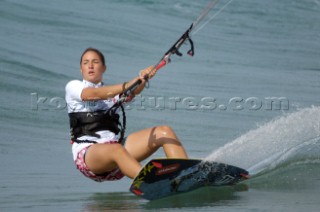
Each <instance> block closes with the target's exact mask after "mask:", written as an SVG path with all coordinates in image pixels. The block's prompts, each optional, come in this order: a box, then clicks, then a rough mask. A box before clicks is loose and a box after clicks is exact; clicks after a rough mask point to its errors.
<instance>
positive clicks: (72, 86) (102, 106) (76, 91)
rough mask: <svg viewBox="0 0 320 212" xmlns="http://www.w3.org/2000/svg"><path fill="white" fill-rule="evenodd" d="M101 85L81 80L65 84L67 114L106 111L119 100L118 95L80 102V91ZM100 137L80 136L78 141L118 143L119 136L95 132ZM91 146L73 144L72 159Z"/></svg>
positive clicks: (105, 132)
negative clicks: (105, 98)
mask: <svg viewBox="0 0 320 212" xmlns="http://www.w3.org/2000/svg"><path fill="white" fill-rule="evenodd" d="M102 86H103V83H102V82H100V83H98V84H94V83H91V82H88V81H86V80H83V81H82V82H81V81H80V80H72V81H70V82H68V83H67V85H66V88H65V90H66V96H65V98H66V102H67V107H68V113H74V112H95V111H97V110H108V109H109V108H111V107H112V106H113V105H114V103H115V102H116V101H117V100H118V99H119V95H117V96H115V97H114V98H110V99H107V100H96V101H82V99H81V93H82V90H83V89H84V88H86V87H95V88H98V87H102ZM96 133H97V134H99V135H100V138H97V137H93V136H88V135H85V136H81V137H79V138H78V140H90V141H96V142H98V143H107V142H111V141H118V140H119V136H118V135H116V134H114V133H113V132H110V131H108V130H103V131H98V132H96ZM90 145H92V144H91V143H81V144H78V143H73V145H72V153H73V159H74V160H75V159H76V158H77V155H78V152H79V151H81V150H82V149H83V148H85V147H87V146H90Z"/></svg>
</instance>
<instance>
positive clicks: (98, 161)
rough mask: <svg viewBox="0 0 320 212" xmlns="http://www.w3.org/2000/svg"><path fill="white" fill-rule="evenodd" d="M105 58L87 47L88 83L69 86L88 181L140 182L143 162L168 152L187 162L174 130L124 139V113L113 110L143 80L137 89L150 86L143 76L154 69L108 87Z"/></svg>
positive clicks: (76, 145)
mask: <svg viewBox="0 0 320 212" xmlns="http://www.w3.org/2000/svg"><path fill="white" fill-rule="evenodd" d="M106 68H107V67H106V64H105V58H104V55H103V54H102V53H101V52H100V51H99V50H97V49H95V48H88V49H86V50H85V51H84V52H83V54H82V56H81V59H80V71H81V74H82V77H83V80H82V81H80V80H72V81H70V82H68V84H67V85H66V102H67V105H68V114H69V118H70V128H71V130H70V132H71V143H72V153H73V159H74V161H75V164H76V167H77V168H78V169H79V170H80V172H82V173H83V174H84V175H85V176H87V177H88V178H90V179H92V180H95V181H98V182H102V181H106V180H119V179H121V178H122V177H123V176H124V175H125V176H127V177H129V178H134V177H135V176H136V175H137V174H138V173H139V171H140V169H141V168H142V166H141V164H140V163H139V162H140V161H142V160H144V159H146V158H147V157H149V156H150V155H152V154H153V153H154V152H155V151H157V150H158V149H159V148H160V147H162V148H163V150H164V152H165V154H166V157H168V158H187V157H188V156H187V153H186V151H185V149H184V147H183V146H182V144H181V142H180V141H179V139H178V138H177V136H176V134H175V133H174V131H173V130H172V129H171V128H170V127H169V126H156V127H152V128H147V129H143V130H141V131H138V132H135V133H132V134H130V135H128V137H127V138H126V139H123V136H121V127H119V126H120V122H119V115H118V110H115V111H113V112H112V111H111V112H110V111H109V110H110V108H112V106H114V104H115V103H116V102H117V100H119V98H121V95H122V94H123V92H124V91H125V90H126V89H127V88H128V87H130V86H131V85H132V84H134V83H135V82H136V81H137V80H139V79H140V80H141V82H142V83H141V84H140V85H139V86H138V87H137V88H136V89H135V90H134V92H133V94H132V96H131V97H132V98H133V97H134V95H137V94H139V93H140V92H141V91H142V90H143V89H144V87H145V84H146V81H145V78H144V77H143V76H145V75H146V74H148V77H149V79H151V78H152V77H153V76H154V75H155V71H153V67H152V66H151V67H148V68H146V69H143V70H142V71H141V72H140V76H139V77H136V78H133V79H131V80H130V81H128V82H124V83H120V84H115V85H104V84H103V82H102V77H103V73H104V72H105V71H106Z"/></svg>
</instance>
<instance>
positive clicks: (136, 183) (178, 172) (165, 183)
mask: <svg viewBox="0 0 320 212" xmlns="http://www.w3.org/2000/svg"><path fill="white" fill-rule="evenodd" d="M248 178H249V173H248V171H246V170H244V169H242V168H239V167H236V166H232V165H228V164H224V163H217V162H213V161H203V160H200V159H153V160H151V161H149V162H148V163H147V164H146V165H145V166H144V167H143V168H142V169H141V171H140V173H139V174H138V176H137V177H136V178H135V179H134V180H133V182H132V184H131V187H130V191H131V192H132V193H134V194H135V195H137V196H139V197H142V198H144V199H148V200H154V199H159V198H163V197H166V196H170V195H174V194H178V193H182V192H188V191H191V190H194V189H196V188H200V187H203V186H223V185H233V184H236V183H238V182H239V181H241V180H245V179H248Z"/></svg>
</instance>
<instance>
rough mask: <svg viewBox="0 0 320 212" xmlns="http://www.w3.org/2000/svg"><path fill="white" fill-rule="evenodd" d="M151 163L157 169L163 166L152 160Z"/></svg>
mask: <svg viewBox="0 0 320 212" xmlns="http://www.w3.org/2000/svg"><path fill="white" fill-rule="evenodd" d="M152 164H153V165H154V166H155V167H157V168H158V169H161V168H162V167H163V165H162V163H158V162H154V161H152Z"/></svg>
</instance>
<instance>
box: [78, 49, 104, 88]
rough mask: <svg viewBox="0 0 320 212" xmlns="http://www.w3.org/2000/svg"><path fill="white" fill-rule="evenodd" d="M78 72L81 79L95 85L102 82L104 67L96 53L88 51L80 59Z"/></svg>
mask: <svg viewBox="0 0 320 212" xmlns="http://www.w3.org/2000/svg"><path fill="white" fill-rule="evenodd" d="M80 70H81V73H82V77H83V79H85V80H87V81H89V82H92V83H95V84H97V83H99V82H101V81H102V75H103V73H104V72H105V70H106V66H105V65H104V64H103V62H102V60H101V58H100V57H99V55H98V54H97V53H96V52H94V51H88V52H86V53H85V54H84V55H83V57H82V61H81V65H80Z"/></svg>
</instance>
